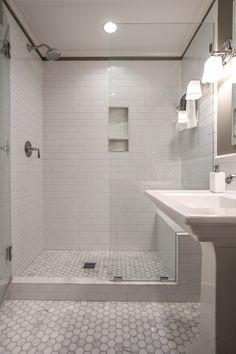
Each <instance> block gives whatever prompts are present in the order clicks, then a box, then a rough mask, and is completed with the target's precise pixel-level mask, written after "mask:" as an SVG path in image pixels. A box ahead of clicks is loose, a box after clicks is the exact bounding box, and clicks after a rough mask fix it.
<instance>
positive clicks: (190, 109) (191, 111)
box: [186, 100, 198, 129]
mask: <svg viewBox="0 0 236 354" xmlns="http://www.w3.org/2000/svg"><path fill="white" fill-rule="evenodd" d="M186 112H187V118H188V122H187V128H188V129H191V128H195V127H196V126H197V122H198V117H197V102H196V101H195V100H187V104H186Z"/></svg>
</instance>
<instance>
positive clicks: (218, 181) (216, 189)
mask: <svg viewBox="0 0 236 354" xmlns="http://www.w3.org/2000/svg"><path fill="white" fill-rule="evenodd" d="M210 191H211V192H213V193H223V192H225V173H224V172H220V165H215V166H214V172H210Z"/></svg>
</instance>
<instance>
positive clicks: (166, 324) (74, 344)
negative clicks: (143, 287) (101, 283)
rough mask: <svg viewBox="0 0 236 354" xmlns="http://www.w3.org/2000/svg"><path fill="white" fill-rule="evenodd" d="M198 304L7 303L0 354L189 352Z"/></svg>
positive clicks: (0, 324)
mask: <svg viewBox="0 0 236 354" xmlns="http://www.w3.org/2000/svg"><path fill="white" fill-rule="evenodd" d="M198 325H199V304H195V303H153V302H150V303H143V302H142V303H138V302H129V303H125V302H73V301H28V300H25V301H22V300H6V301H4V302H3V304H2V306H1V308H0V353H1V354H17V353H19V354H34V353H35V354H40V353H42V354H58V353H59V354H67V353H68V354H69V353H70V354H72V353H73V354H105V353H106V354H116V353H120V354H128V353H139V354H146V353H153V354H154V353H155V354H163V353H168V354H178V353H185V345H186V344H187V343H190V342H191V341H192V340H193V339H197V337H198Z"/></svg>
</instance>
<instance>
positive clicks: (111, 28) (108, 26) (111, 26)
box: [103, 21, 117, 33]
mask: <svg viewBox="0 0 236 354" xmlns="http://www.w3.org/2000/svg"><path fill="white" fill-rule="evenodd" d="M103 29H104V31H105V32H107V33H114V32H116V31H117V24H116V23H114V22H111V21H109V22H106V23H104V25H103Z"/></svg>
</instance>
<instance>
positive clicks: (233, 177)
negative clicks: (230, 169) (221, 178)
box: [225, 173, 236, 184]
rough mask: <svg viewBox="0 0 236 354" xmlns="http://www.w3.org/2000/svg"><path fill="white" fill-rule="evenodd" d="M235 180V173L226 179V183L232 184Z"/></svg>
mask: <svg viewBox="0 0 236 354" xmlns="http://www.w3.org/2000/svg"><path fill="white" fill-rule="evenodd" d="M234 179H236V174H235V173H233V174H232V175H228V176H226V178H225V183H226V184H230V183H232V182H233V180H234Z"/></svg>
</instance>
